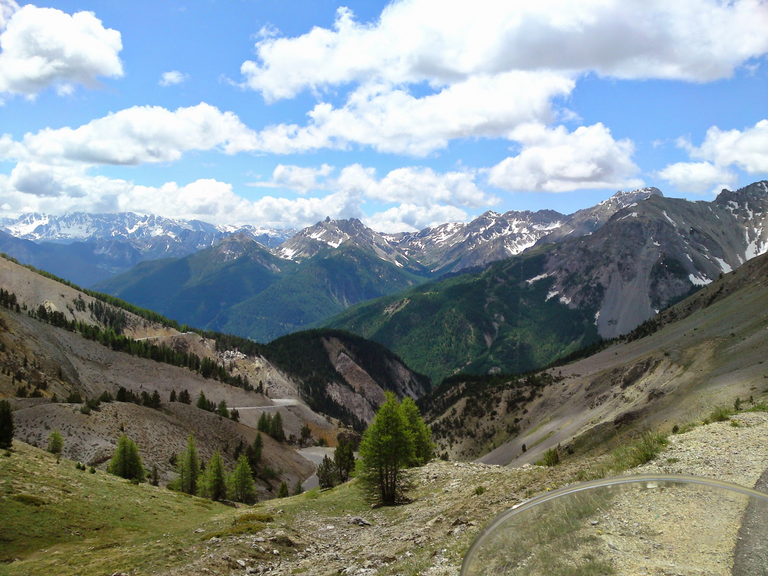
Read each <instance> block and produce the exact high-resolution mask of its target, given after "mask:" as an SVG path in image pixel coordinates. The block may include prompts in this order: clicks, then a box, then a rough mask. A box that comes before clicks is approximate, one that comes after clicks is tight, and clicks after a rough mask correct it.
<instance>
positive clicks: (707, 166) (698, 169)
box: [657, 162, 736, 194]
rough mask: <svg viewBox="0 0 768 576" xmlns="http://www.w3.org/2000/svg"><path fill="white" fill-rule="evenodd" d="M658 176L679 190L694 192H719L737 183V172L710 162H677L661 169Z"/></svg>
mask: <svg viewBox="0 0 768 576" xmlns="http://www.w3.org/2000/svg"><path fill="white" fill-rule="evenodd" d="M657 176H659V177H660V178H663V179H664V180H667V181H668V182H669V183H670V184H672V185H673V186H675V187H676V188H677V189H678V190H682V191H683V192H693V193H694V194H703V193H705V192H711V191H715V192H717V191H720V190H722V189H723V188H733V187H734V185H735V184H736V174H734V173H733V172H731V171H730V170H728V169H726V168H723V167H720V166H716V165H714V164H712V163H710V162H677V163H675V164H670V165H669V166H667V167H666V168H664V169H663V170H659V172H658V173H657Z"/></svg>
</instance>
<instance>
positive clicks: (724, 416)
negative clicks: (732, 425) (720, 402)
mask: <svg viewBox="0 0 768 576" xmlns="http://www.w3.org/2000/svg"><path fill="white" fill-rule="evenodd" d="M734 413H735V412H734V409H733V408H730V407H728V406H718V407H716V408H715V409H714V410H712V413H711V414H710V415H709V416H708V417H707V418H706V419H705V420H704V423H705V424H709V423H710V422H727V421H728V420H730V419H731V416H733V414H734Z"/></svg>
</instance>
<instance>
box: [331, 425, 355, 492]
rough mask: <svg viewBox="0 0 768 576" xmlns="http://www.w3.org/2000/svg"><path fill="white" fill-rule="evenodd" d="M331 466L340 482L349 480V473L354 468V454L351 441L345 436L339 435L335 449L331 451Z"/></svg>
mask: <svg viewBox="0 0 768 576" xmlns="http://www.w3.org/2000/svg"><path fill="white" fill-rule="evenodd" d="M333 466H334V468H335V469H336V476H337V478H338V480H339V482H340V483H344V482H346V481H347V480H349V475H350V474H351V473H352V470H354V469H355V455H354V453H353V451H352V443H351V442H350V441H349V440H347V438H346V437H344V436H342V435H340V436H339V443H338V445H337V446H336V450H334V451H333Z"/></svg>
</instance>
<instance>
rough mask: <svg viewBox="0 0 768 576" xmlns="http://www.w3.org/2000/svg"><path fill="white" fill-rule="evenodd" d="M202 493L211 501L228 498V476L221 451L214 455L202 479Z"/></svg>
mask: <svg viewBox="0 0 768 576" xmlns="http://www.w3.org/2000/svg"><path fill="white" fill-rule="evenodd" d="M200 485H201V486H200V488H201V490H200V492H201V493H202V494H203V495H204V496H206V497H207V498H210V499H211V500H224V499H226V497H227V476H226V472H225V471H224V460H222V458H221V454H219V451H218V450H216V452H214V453H213V456H211V461H210V462H208V466H207V467H206V468H205V474H204V475H203V477H202V478H201V479H200Z"/></svg>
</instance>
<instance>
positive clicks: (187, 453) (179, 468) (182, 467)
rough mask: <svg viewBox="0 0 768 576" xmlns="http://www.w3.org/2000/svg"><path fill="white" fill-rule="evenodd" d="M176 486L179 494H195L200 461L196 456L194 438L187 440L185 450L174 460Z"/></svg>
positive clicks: (190, 437) (191, 436) (190, 436)
mask: <svg viewBox="0 0 768 576" xmlns="http://www.w3.org/2000/svg"><path fill="white" fill-rule="evenodd" d="M176 476H177V478H176V486H177V487H178V489H179V490H180V491H181V492H184V493H186V494H195V493H196V492H197V479H198V477H199V476H200V459H199V457H198V455H197V445H196V443H195V437H194V436H193V435H192V434H190V435H189V438H187V448H186V449H185V450H184V452H182V453H181V454H179V455H178V457H177V458H176Z"/></svg>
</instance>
